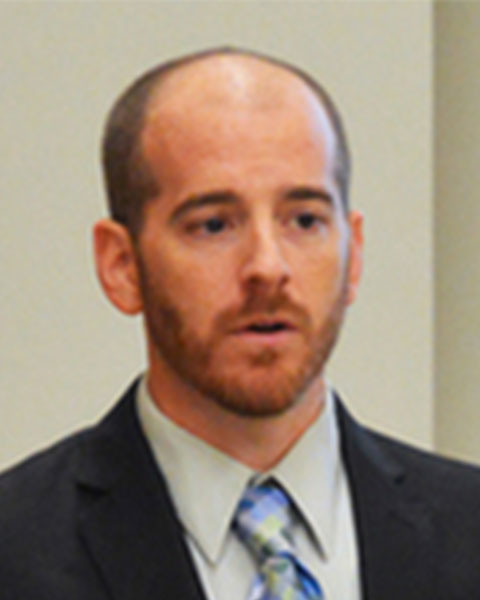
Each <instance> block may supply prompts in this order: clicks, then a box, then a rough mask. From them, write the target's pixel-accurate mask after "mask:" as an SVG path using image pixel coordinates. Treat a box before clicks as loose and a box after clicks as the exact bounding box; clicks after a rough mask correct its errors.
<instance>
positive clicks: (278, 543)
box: [234, 484, 324, 600]
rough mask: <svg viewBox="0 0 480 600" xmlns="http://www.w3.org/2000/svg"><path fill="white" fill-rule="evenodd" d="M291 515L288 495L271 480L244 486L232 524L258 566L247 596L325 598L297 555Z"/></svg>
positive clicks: (250, 599)
mask: <svg viewBox="0 0 480 600" xmlns="http://www.w3.org/2000/svg"><path fill="white" fill-rule="evenodd" d="M291 515H292V507H291V504H290V501H289V499H288V497H287V495H286V494H285V493H284V492H283V491H282V490H280V489H279V488H278V487H276V486H274V485H272V484H266V485H261V486H257V487H253V488H249V489H247V491H246V493H245V494H244V496H243V498H242V500H241V501H240V503H239V506H238V509H237V514H236V517H235V523H234V527H235V529H236V531H237V534H238V536H239V538H240V539H241V540H242V541H243V542H244V544H245V545H246V546H247V548H248V549H249V550H250V551H251V552H252V553H253V555H254V557H255V559H256V561H257V563H258V566H259V572H258V575H257V576H256V578H255V580H254V582H253V585H252V588H251V590H250V593H249V596H248V600H324V595H323V592H322V589H321V587H320V586H319V584H318V582H317V581H316V579H315V578H314V577H313V575H312V574H311V573H310V571H309V570H308V569H307V567H306V566H305V565H304V564H303V563H302V562H301V561H300V560H299V558H298V557H297V556H296V553H295V549H294V546H293V541H292V539H291V533H290V529H291Z"/></svg>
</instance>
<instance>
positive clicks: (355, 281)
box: [347, 211, 363, 304]
mask: <svg viewBox="0 0 480 600" xmlns="http://www.w3.org/2000/svg"><path fill="white" fill-rule="evenodd" d="M349 221H350V263H349V267H348V295H347V303H348V304H352V302H354V300H355V298H356V296H357V289H358V285H359V283H360V279H361V276H362V270H363V215H362V214H361V213H359V212H357V211H351V213H350V216H349Z"/></svg>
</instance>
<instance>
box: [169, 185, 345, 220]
mask: <svg viewBox="0 0 480 600" xmlns="http://www.w3.org/2000/svg"><path fill="white" fill-rule="evenodd" d="M284 198H285V199H286V200H293V201H295V200H299V201H300V200H318V201H320V202H323V203H325V204H327V205H329V206H332V205H333V198H332V196H331V195H330V194H329V193H328V192H326V191H325V190H324V189H323V188H317V187H310V186H299V187H295V188H292V189H289V190H288V191H287V192H286V193H285V195H284ZM237 202H238V197H237V195H236V194H234V193H233V192H231V191H229V190H218V191H213V192H207V193H205V194H195V195H193V196H189V197H188V198H187V199H186V200H185V201H184V202H182V204H180V205H179V206H177V208H176V209H175V210H174V211H173V213H172V215H171V217H170V222H172V223H174V222H175V221H178V219H179V218H180V217H182V216H183V215H184V214H185V213H188V212H190V211H191V210H194V209H196V208H202V207H204V206H218V205H232V204H236V203H237Z"/></svg>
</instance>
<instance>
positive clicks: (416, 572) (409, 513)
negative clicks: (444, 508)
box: [337, 402, 434, 600]
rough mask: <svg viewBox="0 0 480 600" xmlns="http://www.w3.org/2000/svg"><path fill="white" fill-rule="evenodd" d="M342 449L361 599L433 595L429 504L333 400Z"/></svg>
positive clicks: (413, 599) (411, 599)
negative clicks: (350, 501)
mask: <svg viewBox="0 0 480 600" xmlns="http://www.w3.org/2000/svg"><path fill="white" fill-rule="evenodd" d="M337 406H338V416H339V423H340V428H341V432H342V446H343V447H342V451H343V457H344V461H345V465H346V468H347V473H348V476H349V481H350V487H351V493H352V498H353V503H354V507H355V509H354V510H355V519H356V526H357V537H358V545H359V554H360V568H361V579H362V589H363V596H362V597H363V600H385V599H386V598H388V600H405V598H408V599H409V600H425V598H430V597H433V595H432V590H433V564H432V553H431V548H432V539H433V536H434V528H433V527H432V522H431V513H430V510H429V508H428V506H426V505H425V503H424V502H423V501H422V500H420V499H419V497H418V495H417V491H418V490H416V489H412V488H413V486H412V485H411V482H410V480H409V476H408V475H409V474H408V472H405V470H404V469H403V467H401V466H400V465H399V464H398V463H397V462H396V461H395V460H393V459H392V458H391V457H390V456H389V455H388V453H387V452H386V451H385V449H384V448H383V446H382V444H381V442H379V441H378V440H376V439H375V438H374V436H373V435H372V434H371V433H368V432H367V431H366V430H364V429H362V428H361V427H360V426H358V425H357V424H356V423H355V422H354V421H353V420H352V419H351V417H350V416H349V415H348V413H347V412H346V410H345V409H344V408H343V406H342V405H341V403H340V402H338V403H337Z"/></svg>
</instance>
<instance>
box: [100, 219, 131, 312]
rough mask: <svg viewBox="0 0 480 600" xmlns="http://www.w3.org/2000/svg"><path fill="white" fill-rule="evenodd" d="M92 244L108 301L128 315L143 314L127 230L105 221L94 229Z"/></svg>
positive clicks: (119, 225) (101, 282)
mask: <svg viewBox="0 0 480 600" xmlns="http://www.w3.org/2000/svg"><path fill="white" fill-rule="evenodd" d="M93 242H94V253H95V263H96V268H97V276H98V279H99V281H100V284H101V286H102V288H103V291H104V292H105V295H106V296H107V298H108V299H109V300H110V302H112V304H114V306H116V307H117V308H118V309H119V310H120V311H121V312H123V313H125V314H127V315H134V314H137V313H139V312H141V310H142V299H141V293H140V286H139V279H138V268H137V263H136V260H135V249H134V247H133V244H132V240H131V237H130V234H129V233H128V231H127V229H126V228H125V227H124V226H123V225H121V224H120V223H117V222H116V221H113V220H111V219H102V220H101V221H99V222H98V223H96V224H95V226H94V229H93Z"/></svg>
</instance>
